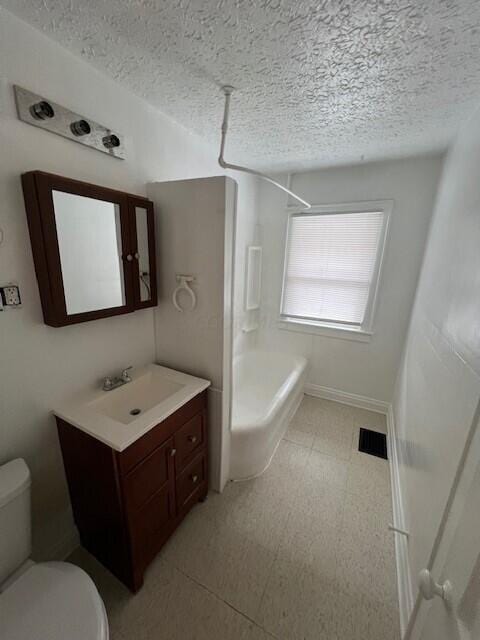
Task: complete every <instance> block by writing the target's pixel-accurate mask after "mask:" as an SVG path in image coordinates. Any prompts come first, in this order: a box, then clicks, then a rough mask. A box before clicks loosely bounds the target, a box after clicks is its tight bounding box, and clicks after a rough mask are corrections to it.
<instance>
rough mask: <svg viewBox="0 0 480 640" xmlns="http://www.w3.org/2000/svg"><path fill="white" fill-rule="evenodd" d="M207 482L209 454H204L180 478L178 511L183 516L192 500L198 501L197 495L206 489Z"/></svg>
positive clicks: (178, 484)
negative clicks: (202, 489)
mask: <svg viewBox="0 0 480 640" xmlns="http://www.w3.org/2000/svg"><path fill="white" fill-rule="evenodd" d="M206 481H207V454H206V453H205V452H204V453H202V454H201V455H199V456H198V457H197V458H195V460H193V461H192V462H191V463H190V464H189V465H188V466H187V467H186V468H185V469H184V470H183V471H182V473H181V474H180V475H179V476H178V478H177V482H176V486H177V511H178V513H179V514H181V513H182V512H183V511H184V510H185V508H186V507H187V508H188V503H189V501H190V500H191V499H193V498H195V499H196V497H197V496H196V494H197V492H199V490H200V489H201V488H205V485H206Z"/></svg>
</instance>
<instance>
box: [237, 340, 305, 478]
mask: <svg viewBox="0 0 480 640" xmlns="http://www.w3.org/2000/svg"><path fill="white" fill-rule="evenodd" d="M306 368H307V360H306V359H305V358H302V357H301V356H291V355H288V354H284V353H275V352H269V351H250V352H247V353H245V354H242V355H240V356H237V357H236V358H235V359H234V362H233V402H232V427H231V446H230V478H231V479H232V480H247V479H248V478H252V477H255V476H258V475H260V474H261V473H262V472H263V471H265V469H266V468H267V467H268V465H269V464H270V461H271V459H272V457H273V454H274V453H275V450H276V448H277V445H278V443H279V442H280V440H281V439H282V438H283V436H284V435H285V431H286V430H287V427H288V423H289V422H290V420H291V418H292V416H293V414H294V413H295V411H296V410H297V408H298V405H299V404H300V402H301V400H302V397H303V387H304V385H305V378H306Z"/></svg>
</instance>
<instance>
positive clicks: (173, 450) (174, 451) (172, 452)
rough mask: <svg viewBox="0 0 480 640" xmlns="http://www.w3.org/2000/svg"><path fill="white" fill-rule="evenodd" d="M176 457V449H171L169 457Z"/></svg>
mask: <svg viewBox="0 0 480 640" xmlns="http://www.w3.org/2000/svg"><path fill="white" fill-rule="evenodd" d="M175 455H177V450H176V449H172V450H171V451H170V456H171V457H172V458H173V456H175Z"/></svg>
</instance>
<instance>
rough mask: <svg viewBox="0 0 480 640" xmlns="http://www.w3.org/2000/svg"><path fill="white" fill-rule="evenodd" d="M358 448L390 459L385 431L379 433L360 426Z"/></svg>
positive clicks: (363, 451) (372, 454) (378, 456)
mask: <svg viewBox="0 0 480 640" xmlns="http://www.w3.org/2000/svg"><path fill="white" fill-rule="evenodd" d="M358 450H359V451H361V452H362V453H369V454H370V455H371V456H377V458H384V459H385V460H388V455H387V436H386V435H385V434H384V433H378V431H372V430H371V429H363V428H360V439H359V443H358Z"/></svg>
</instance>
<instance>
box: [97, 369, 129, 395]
mask: <svg viewBox="0 0 480 640" xmlns="http://www.w3.org/2000/svg"><path fill="white" fill-rule="evenodd" d="M131 368H132V367H131V366H130V367H127V368H126V369H124V370H123V371H122V373H121V374H120V375H119V376H115V377H114V378H110V377H109V376H107V377H106V378H104V380H103V387H102V389H103V390H104V391H112V389H116V388H117V387H121V386H122V385H123V384H127V382H131V381H132V378H131V376H130V374H129V373H128V372H129V371H130V369H131Z"/></svg>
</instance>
